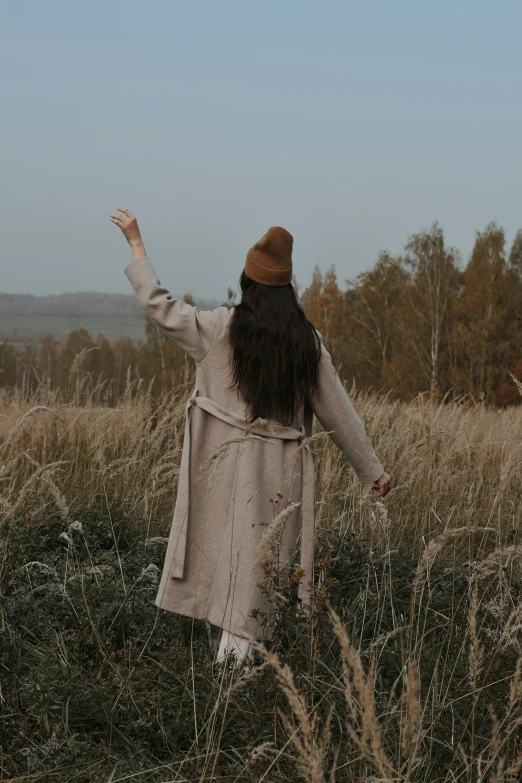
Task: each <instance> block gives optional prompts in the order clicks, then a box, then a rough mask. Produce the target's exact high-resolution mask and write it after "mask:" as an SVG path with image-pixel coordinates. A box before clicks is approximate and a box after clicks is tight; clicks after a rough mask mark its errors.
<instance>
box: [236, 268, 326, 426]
mask: <svg viewBox="0 0 522 783" xmlns="http://www.w3.org/2000/svg"><path fill="white" fill-rule="evenodd" d="M239 286H240V288H241V293H242V298H241V302H240V304H238V305H236V306H235V307H234V312H233V313H232V315H231V316H230V318H231V323H230V348H231V351H232V368H233V371H232V383H231V384H230V387H229V388H233V387H234V386H235V387H236V388H237V389H238V391H240V392H241V394H242V395H243V397H244V398H245V400H246V402H247V411H248V413H247V420H248V421H249V422H252V421H255V419H257V418H261V419H274V420H276V421H278V422H280V423H281V424H283V425H285V426H288V425H289V424H290V423H291V422H292V420H293V418H294V416H295V415H296V413H297V411H298V410H299V408H300V407H301V405H303V404H304V402H305V401H306V400H307V399H310V397H311V395H312V393H313V391H314V389H315V387H316V385H317V381H318V377H319V360H320V358H321V343H320V340H319V336H318V334H317V332H316V330H315V328H314V326H313V325H312V324H311V323H310V321H308V319H307V318H306V315H305V313H304V311H303V309H302V307H301V306H300V304H299V302H298V301H297V297H296V295H295V291H294V287H293V285H292V283H287V284H286V285H281V286H272V285H263V284H261V283H257V282H256V281H255V280H252V279H251V278H250V277H247V275H246V274H245V271H244V270H243V272H242V273H241V277H240V278H239Z"/></svg>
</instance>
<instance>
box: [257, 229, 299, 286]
mask: <svg viewBox="0 0 522 783" xmlns="http://www.w3.org/2000/svg"><path fill="white" fill-rule="evenodd" d="M293 243H294V238H293V236H292V234H290V233H289V232H288V231H287V230H286V228H281V226H272V228H269V229H268V231H267V232H266V234H265V235H264V236H263V237H261V239H259V240H258V241H257V242H256V243H255V245H252V247H251V248H250V250H249V251H248V253H247V257H246V261H245V274H246V275H247V277H250V278H251V279H252V280H255V281H256V282H258V283H263V285H286V284H287V283H291V282H292V246H293Z"/></svg>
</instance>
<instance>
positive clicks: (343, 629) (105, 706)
mask: <svg viewBox="0 0 522 783" xmlns="http://www.w3.org/2000/svg"><path fill="white" fill-rule="evenodd" d="M73 380H74V383H73V381H71V390H72V391H71V399H70V400H68V401H64V400H61V399H58V398H53V396H52V395H49V394H48V391H47V390H46V389H45V381H43V382H42V386H41V388H39V389H38V390H37V391H36V392H35V394H34V395H33V397H32V398H31V399H30V400H25V399H24V398H23V395H22V394H21V392H19V391H18V390H15V393H14V395H13V396H12V397H11V398H10V399H8V400H3V401H2V402H1V403H0V535H1V538H0V545H1V549H0V588H1V590H2V593H1V600H0V611H1V623H2V625H1V627H2V632H3V642H2V645H3V671H4V674H3V675H2V676H1V677H0V683H3V684H2V690H1V691H0V713H4V715H7V716H8V717H7V718H6V719H5V720H6V721H7V723H6V724H5V725H4V733H3V734H0V737H1V738H2V740H1V744H0V748H1V754H0V780H2V781H6V780H12V781H14V780H19V781H22V780H37V779H42V780H43V779H51V778H50V777H49V778H46V777H45V776H46V775H49V774H50V772H49V770H50V769H52V768H53V767H52V763H54V764H55V766H56V765H57V766H56V768H55V771H54V772H53V777H52V779H61V780H68V779H71V780H75V781H78V780H85V781H87V780H109V779H110V780H111V781H112V783H115V781H116V780H154V781H155V780H158V781H160V780H161V781H167V780H172V781H182V780H216V781H217V780H230V781H244V780H249V781H250V780H252V781H262V780H263V781H268V780H274V781H275V780H284V779H287V780H306V781H310V782H311V783H316V782H318V781H323V780H324V781H327V780H330V781H334V780H338V781H344V780H346V781H356V780H357V781H429V782H430V783H431V782H432V781H444V782H445V781H448V783H449V782H450V781H457V780H458V781H467V783H472V781H473V783H475V781H488V782H489V783H500V782H501V781H506V783H508V782H510V783H511V782H514V781H518V780H520V779H521V777H522V755H521V754H522V729H521V726H522V643H521V642H522V640H521V633H522V610H521V606H522V579H521V556H522V546H521V532H522V529H521V528H522V409H521V408H520V407H519V408H517V407H511V408H508V409H507V410H498V409H492V408H488V407H485V406H483V405H482V404H475V403H473V402H470V401H469V400H464V399H462V400H460V401H454V402H451V403H449V404H440V405H435V404H433V403H431V402H429V401H426V400H425V399H423V398H422V397H421V396H419V398H418V399H416V400H415V401H413V402H410V403H404V402H393V403H392V402H389V401H388V400H387V399H386V397H382V396H381V397H379V396H376V395H373V394H371V393H363V392H360V391H357V390H356V389H352V390H351V396H352V400H353V402H354V405H355V407H356V409H357V410H358V412H359V414H360V415H361V418H362V419H363V421H364V423H365V426H366V429H367V431H368V434H369V435H370V438H371V440H372V442H373V444H374V446H375V450H376V452H377V454H378V455H379V457H380V459H381V461H382V462H383V464H384V465H385V468H386V469H387V470H388V472H390V473H391V475H392V481H393V489H392V491H391V492H390V494H389V495H388V496H387V497H386V499H385V500H384V501H378V500H376V498H375V497H373V496H372V494H371V492H370V491H369V489H368V488H367V487H362V486H361V485H360V484H358V482H357V480H356V478H355V477H354V474H353V471H352V470H351V469H350V468H349V466H348V465H347V464H346V460H345V459H344V457H343V456H342V455H341V454H340V452H339V451H338V450H337V449H336V447H335V446H334V445H333V444H332V443H331V441H330V440H329V439H328V438H327V437H321V436H320V435H319V434H318V433H319V432H320V427H319V426H318V425H316V426H317V429H316V433H317V434H318V437H317V438H316V439H315V443H314V450H315V451H316V453H317V455H318V458H317V460H316V469H317V475H316V504H317V505H316V524H317V553H316V555H317V556H316V579H315V581H316V589H315V600H314V605H313V609H312V611H311V612H304V613H303V612H299V611H298V609H297V607H296V604H295V600H293V599H292V595H294V594H295V590H294V587H295V586H293V585H292V584H291V583H290V584H289V585H287V586H288V590H287V591H286V593H285V591H283V592H281V590H280V589H279V588H280V585H278V590H277V591H275V593H274V592H272V596H274V595H275V596H276V597H275V598H274V599H273V600H276V601H277V602H278V605H277V612H276V616H277V618H278V619H277V623H278V625H277V627H276V629H275V634H274V639H273V642H272V643H267V644H266V645H263V644H261V643H258V644H256V649H257V652H258V664H257V665H256V666H255V667H254V668H253V669H251V670H250V671H248V670H247V671H246V672H244V673H243V675H238V674H234V673H233V672H232V671H230V670H228V669H224V670H223V671H222V672H221V673H220V675H219V676H216V673H215V672H213V669H212V663H211V661H210V658H209V656H208V652H207V650H206V641H205V638H204V632H203V629H202V628H200V627H199V625H198V624H197V623H193V622H192V621H190V620H187V618H179V617H176V616H174V615H172V614H171V613H167V612H162V611H161V610H159V611H157V610H156V608H155V607H154V606H153V597H154V593H155V588H156V585H157V579H158V574H159V569H160V568H161V565H162V558H163V553H164V548H165V543H166V536H167V535H168V530H169V527H170V520H171V518H172V511H173V503H174V497H175V489H176V481H177V476H178V469H179V463H180V456H181V448H182V443H183V430H184V409H185V401H186V398H187V395H188V394H189V391H190V383H188V384H187V383H185V384H180V386H179V387H178V389H177V390H176V392H175V393H173V394H169V395H163V396H162V397H161V398H160V400H159V403H157V404H156V405H153V404H152V402H151V394H150V386H149V387H147V386H145V384H143V383H140V382H135V383H130V382H129V383H128V385H127V389H126V392H125V394H124V395H123V396H122V398H121V399H120V400H119V401H118V404H117V405H116V407H114V408H112V407H108V406H107V405H105V404H104V399H105V398H104V389H103V388H102V387H100V388H98V389H95V390H94V392H92V393H91V394H90V396H89V398H88V399H85V398H84V397H82V393H81V389H82V380H81V378H78V373H76V374H75V378H74V379H73ZM80 402H81V403H82V404H81V405H80V404H79V403H80ZM281 518H282V519H283V518H284V515H283V516H282V517H281ZM102 529H103V533H102V532H101V531H102ZM58 539H60V549H59V550H57V548H56V547H57V544H56V543H54V542H56V541H57V540H58ZM269 544H270V541H269V538H267V539H266V540H265V541H264V544H263V546H264V549H263V553H264V556H265V557H268V556H269V552H268V549H269ZM265 550H266V551H265ZM272 571H273V569H272ZM267 573H268V571H267ZM292 591H293V592H292ZM29 596H30V598H29ZM58 597H59V598H60V602H61V603H60V606H59V607H58V604H57V601H58ZM35 600H36V601H40V604H39V605H38V610H37V609H36V607H35V606H34V605H33V604H34V602H35ZM129 606H131V607H132V611H130V610H129ZM137 618H140V619H139V621H138V620H137ZM172 634H174V635H172ZM129 645H130V646H129ZM87 648H88V649H89V657H88V659H85V660H84V658H83V657H82V656H83V653H84V650H85V649H87ZM131 648H132V649H131ZM174 653H175V654H174ZM72 658H74V659H75V662H74V664H73V663H72ZM39 659H41V661H42V662H45V664H46V666H47V667H48V672H50V673H49V674H48V675H45V673H44V672H43V671H41V670H38V667H37V666H36V661H37V660H39ZM64 662H65V663H64ZM93 662H94V664H93ZM106 671H108V672H110V677H109V678H108V679H107V675H106V674H104V675H103V676H102V677H101V679H102V681H103V684H101V682H100V676H101V673H102V672H106ZM64 672H65V673H66V674H65V673H64ZM71 678H72V679H73V680H74V679H75V678H76V679H77V681H78V682H81V683H82V688H84V690H85V692H89V698H88V699H87V696H86V697H85V698H86V699H87V701H88V703H89V704H90V705H91V706H90V709H91V712H92V720H91V723H89V720H86V719H85V716H84V715H82V714H81V713H82V709H83V710H84V711H85V706H84V707H83V708H82V707H81V703H82V702H81V699H79V698H78V693H77V691H74V690H72V691H71ZM173 681H175V682H176V683H177V684H178V685H179V689H176V688H177V686H176V688H175V690H176V699H178V701H179V704H178V707H176V708H173V705H172V704H171V702H170V701H169V697H170V698H172V695H173V691H172V688H173V687H174V686H173ZM98 683H99V684H98ZM2 705H3V706H2ZM0 717H1V716H0ZM0 725H1V724H0ZM75 726H76V729H75V728H74V727H75ZM93 726H94V727H95V729H96V730H94V728H93ZM95 735H96V737H97V740H96V743H95V744H92V743H93V742H94V740H93V737H94V736H95ZM71 737H72V739H71ZM79 737H81V738H83V739H82V741H84V742H85V743H87V744H86V749H84V750H82V748H81V747H79V746H78V744H77V743H78V738H79ZM125 737H127V739H128V738H129V737H131V738H132V739H131V744H130V745H127V744H126V742H125ZM100 738H101V739H100ZM8 742H9V745H8V744H7V743H8ZM53 743H54V745H53ZM66 745H67V747H74V751H70V754H71V755H72V754H73V753H74V754H76V758H77V759H78V764H79V767H78V769H77V770H76V771H75V772H74V774H73V772H71V768H72V767H74V763H73V762H72V760H71V757H70V756H69V755H67V753H68V752H69V751H67V752H66V749H65V748H66ZM58 746H59V747H60V753H61V755H60V753H58V750H57V747H58ZM100 747H106V753H105V755H104V756H103V759H102V761H96V763H94V761H93V759H94V756H96V753H97V751H98V750H99V749H100ZM37 748H39V749H40V751H41V752H40V751H39V752H37V751H36V749H37ZM43 748H46V749H47V754H48V755H46V753H44V751H43V750H42V749H43ZM49 748H52V749H53V750H52V753H51V752H50V750H49ZM95 749H96V752H95ZM53 754H54V755H53ZM126 754H127V756H128V757H129V758H131V757H132V763H131V762H129V761H128V759H127V761H126V760H125V756H126ZM97 758H98V757H97V756H96V759H97ZM24 759H25V761H23V760H24ZM58 760H60V762H59V764H58ZM89 761H93V765H94V766H93V767H92V768H91V769H90V771H89V769H88V767H89V763H88V762H89ZM51 762H52V763H51ZM24 763H25V764H26V766H25V769H24ZM60 765H61V766H60ZM111 765H112V766H111ZM80 767H81V770H80ZM113 772H114V774H113V776H112V777H111V778H109V774H110V773H113ZM39 775H40V777H38V776H39ZM68 776H69V777H68Z"/></svg>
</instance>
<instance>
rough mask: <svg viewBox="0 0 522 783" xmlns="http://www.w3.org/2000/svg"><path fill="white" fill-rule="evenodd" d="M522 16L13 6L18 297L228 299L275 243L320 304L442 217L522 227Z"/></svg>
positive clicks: (12, 244)
mask: <svg viewBox="0 0 522 783" xmlns="http://www.w3.org/2000/svg"><path fill="white" fill-rule="evenodd" d="M521 34H522V4H521V3H520V1H519V0H516V1H515V0H513V2H507V1H506V0H491V1H490V2H482V1H481V0H437V2H419V0H415V1H413V0H407V1H406V0H396V1H395V2H393V3H391V2H389V1H388V2H386V1H385V0H342V1H341V0H321V2H319V0H318V1H317V2H311V1H310V0H249V2H247V1H246V0H243V1H242V2H240V1H239V0H219V2H218V0H214V2H210V1H208V0H207V1H203V0H183V2H179V1H178V0H162V1H159V0H148V1H147V2H143V1H142V2H136V1H135V0H126V2H119V0H113V1H112V2H110V3H107V2H100V1H99V0H89V2H79V1H77V2H71V0H68V1H67V2H63V1H62V0H56V1H53V0H38V2H36V1H35V0H24V2H19V0H0V100H1V108H0V140H1V150H2V154H1V155H0V229H1V234H0V241H1V243H2V252H1V253H0V291H4V292H9V293H32V294H40V295H47V294H54V293H61V292H65V291H104V292H114V293H132V289H131V286H130V283H129V281H128V280H127V278H126V277H125V275H124V271H123V270H124V268H125V266H126V265H127V264H128V263H129V261H130V260H131V259H132V253H131V250H130V247H129V245H128V244H127V242H126V240H125V238H124V237H123V235H122V233H121V230H120V229H119V228H118V227H117V226H115V225H114V224H113V223H112V222H111V221H110V220H109V214H110V213H111V212H115V211H116V208H117V207H126V208H127V209H129V210H130V211H131V212H132V213H133V214H134V215H136V217H137V219H138V224H139V226H140V229H141V232H142V235H143V239H144V243H145V248H146V251H147V254H148V256H149V258H150V259H151V261H152V263H153V265H154V267H155V269H156V271H157V273H158V276H159V278H160V281H161V283H162V284H163V285H165V286H166V287H167V288H169V289H170V290H171V291H172V292H173V293H174V294H176V295H182V294H183V293H185V292H189V291H190V292H192V293H193V295H194V296H195V297H196V298H197V297H202V298H205V297H208V298H211V297H215V298H217V299H220V300H222V299H223V298H224V297H225V296H226V290H227V288H228V286H231V287H232V288H233V289H235V288H236V287H237V281H238V278H239V275H240V273H241V270H242V268H243V266H244V260H245V256H246V253H247V251H248V249H249V247H250V246H251V245H252V244H254V242H256V241H257V239H259V238H260V237H261V236H263V234H264V233H265V232H266V231H267V229H268V228H269V227H270V226H272V225H278V226H283V227H284V228H286V229H287V230H288V231H290V232H291V233H292V235H293V237H294V246H293V263H294V272H295V275H296V278H297V281H298V283H299V285H300V286H301V287H305V286H307V285H309V283H310V281H311V277H312V272H313V269H314V266H315V265H316V264H318V265H319V266H320V267H321V269H322V270H323V271H325V270H326V269H327V268H328V267H329V266H330V265H331V264H335V268H336V272H337V275H338V280H339V283H340V284H341V285H342V286H343V285H344V283H345V280H346V279H347V278H354V277H355V276H356V275H357V274H358V273H359V272H361V271H363V270H365V269H368V268H370V267H371V266H372V265H373V264H374V263H375V261H376V260H377V258H378V253H379V251H380V250H384V249H386V250H388V251H389V252H390V253H393V254H399V253H400V252H401V251H402V249H403V248H404V245H405V243H406V242H407V240H408V237H409V236H410V235H411V234H412V233H414V232H417V231H422V230H423V229H428V228H429V227H430V226H431V225H432V224H433V222H434V221H435V220H437V221H438V222H439V224H440V225H441V226H442V227H443V229H444V235H445V239H446V242H447V244H448V245H450V246H453V247H456V248H459V249H460V251H461V253H462V257H463V260H464V261H465V260H466V259H467V257H468V256H469V253H470V252H471V249H472V247H473V243H474V240H475V236H476V231H483V230H484V228H485V226H486V225H487V224H488V223H489V222H490V221H492V220H494V221H496V222H497V224H499V225H500V226H502V227H503V228H504V230H505V232H506V240H507V246H508V248H509V245H510V243H511V242H512V240H513V237H514V235H515V232H516V231H517V229H519V228H522V175H521V173H522V169H521V165H522V141H521V140H522V46H521Z"/></svg>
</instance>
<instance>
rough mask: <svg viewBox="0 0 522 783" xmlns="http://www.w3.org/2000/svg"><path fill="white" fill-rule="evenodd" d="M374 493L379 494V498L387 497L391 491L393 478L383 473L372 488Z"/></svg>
mask: <svg viewBox="0 0 522 783" xmlns="http://www.w3.org/2000/svg"><path fill="white" fill-rule="evenodd" d="M372 489H373V491H374V492H377V497H378V498H382V497H384V495H387V494H388V492H389V491H390V489H391V478H390V476H389V475H388V474H387V473H383V474H382V476H381V477H380V478H378V479H377V481H375V482H374V484H373V487H372Z"/></svg>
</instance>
